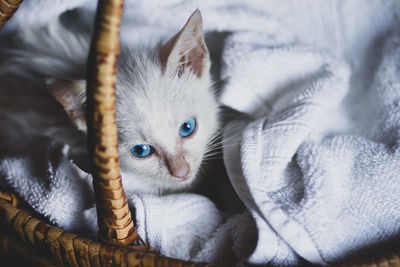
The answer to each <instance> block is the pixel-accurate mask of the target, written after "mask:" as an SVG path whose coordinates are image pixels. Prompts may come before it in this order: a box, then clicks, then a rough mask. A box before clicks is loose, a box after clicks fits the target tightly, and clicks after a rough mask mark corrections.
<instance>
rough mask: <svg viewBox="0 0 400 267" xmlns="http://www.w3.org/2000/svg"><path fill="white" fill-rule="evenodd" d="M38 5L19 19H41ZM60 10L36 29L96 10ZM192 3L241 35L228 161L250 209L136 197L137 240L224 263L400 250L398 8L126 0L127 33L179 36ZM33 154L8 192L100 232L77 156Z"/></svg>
mask: <svg viewBox="0 0 400 267" xmlns="http://www.w3.org/2000/svg"><path fill="white" fill-rule="evenodd" d="M33 2H34V1H29V0H25V1H24V4H23V5H22V6H21V10H20V11H19V12H20V13H21V14H28V10H29V8H30V7H31V8H32V9H31V10H30V11H31V12H32V14H35V13H34V9H35V7H39V6H34V5H32V6H30V5H31V4H32V3H33ZM59 2H60V4H61V5H54V6H53V8H54V9H52V10H53V11H54V12H49V14H48V16H47V15H46V14H47V13H46V12H42V13H41V14H42V15H43V16H42V17H41V20H40V21H38V22H37V23H38V24H40V23H45V22H46V20H49V19H51V17H54V16H56V15H58V14H59V13H60V12H61V11H62V10H67V9H69V8H71V7H73V6H80V5H83V6H82V7H83V8H82V9H81V12H83V13H85V12H88V13H93V8H94V2H93V1H89V0H87V1H85V0H80V1H59ZM67 2H68V3H67ZM40 3H45V4H47V5H50V6H51V5H53V3H55V2H54V1H45V0H43V1H40ZM24 5H25V6H24ZM41 7H43V6H41ZM61 7H62V8H61ZM195 7H200V9H201V11H202V13H203V17H204V23H205V29H206V30H207V31H210V30H218V31H229V32H231V35H230V37H229V38H228V39H227V40H226V43H225V49H224V56H223V62H222V63H223V64H224V69H223V78H224V79H225V80H226V86H225V91H224V94H223V95H222V97H221V101H222V102H223V103H224V104H226V105H228V106H230V107H233V108H235V109H237V110H239V111H241V112H243V113H244V114H245V115H246V116H242V117H238V118H237V119H236V120H234V121H233V122H232V123H231V124H230V126H229V127H227V128H226V129H227V130H226V131H225V133H224V138H225V141H224V144H225V147H224V160H225V165H226V168H227V171H228V174H229V176H230V180H231V182H232V184H233V186H234V188H235V189H236V192H237V193H238V195H239V196H240V198H241V200H242V201H243V202H244V204H245V205H246V207H247V211H245V212H244V213H242V214H237V215H235V216H229V217H227V218H226V217H224V216H223V214H221V213H220V211H218V210H217V209H216V207H215V205H214V204H213V203H211V202H210V201H209V200H208V199H206V198H204V197H202V196H199V195H194V194H181V195H171V196H164V197H157V196H136V195H134V196H129V203H130V206H131V208H132V209H133V210H135V211H136V221H137V223H138V231H139V233H140V234H141V236H142V237H143V238H144V239H145V240H146V241H147V242H148V243H149V244H151V245H152V246H154V247H156V248H158V249H160V250H161V252H162V253H163V254H164V255H168V256H173V257H178V258H181V259H191V260H196V261H209V262H211V263H213V264H214V265H215V266H233V265H236V264H238V263H239V264H248V263H250V264H271V265H277V266H280V265H297V264H301V263H303V262H304V260H305V261H308V262H312V263H316V264H331V263H335V262H338V261H341V260H343V259H346V258H347V257H348V256H350V255H356V256H357V255H361V256H363V255H365V254H367V253H368V252H369V249H370V248H375V247H378V248H380V249H381V250H385V249H387V247H388V246H390V245H391V244H392V243H393V242H397V241H399V239H398V238H399V234H398V231H397V230H398V229H399V227H400V220H399V219H398V218H400V214H399V213H400V211H399V210H400V209H399V208H398V205H399V204H398V203H400V202H399V200H400V199H399V198H400V197H399V194H398V192H399V189H400V152H399V145H398V144H399V140H400V136H399V135H400V108H399V106H400V103H399V101H400V86H399V84H400V81H399V77H400V73H399V71H400V70H399V67H398V62H399V60H400V56H399V55H400V50H399V47H400V39H399V37H398V36H399V35H397V34H396V33H393V34H392V35H393V37H390V36H391V35H390V34H388V33H386V31H388V29H389V28H390V26H391V25H396V24H397V23H398V20H397V18H398V14H399V10H400V9H399V7H400V5H399V3H398V2H396V1H378V0H376V1H373V0H369V1H368V4H365V1H361V0H352V1H344V0H342V1H324V2H320V1H312V0H309V1H302V2H301V4H300V3H299V2H298V1H290V2H286V3H282V2H279V1H271V2H269V3H268V4H266V3H264V2H258V1H239V0H235V1H228V0H226V1H212V0H204V1H186V2H179V1H174V0H169V1H163V2H162V4H160V2H159V1H144V2H143V1H127V2H126V6H125V15H124V23H123V29H122V38H123V40H124V41H130V42H142V41H143V42H144V41H148V40H152V39H155V38H159V37H160V36H166V35H170V33H172V32H174V31H175V30H176V29H178V28H179V27H180V26H181V24H182V23H183V22H184V21H185V20H186V18H187V16H188V15H189V14H190V13H191V12H192V11H193V10H194V8H195ZM23 12H25V13H23ZM396 13H397V15H396ZM396 16H397V18H396ZM31 18H32V17H31ZM371 18H374V19H371ZM26 21H32V20H29V16H28V15H27V16H26V17H24V16H22V15H20V16H16V17H15V19H14V20H13V21H12V22H11V23H10V24H9V25H8V26H7V27H8V28H6V31H8V33H11V32H12V31H13V30H15V29H17V28H18V27H20V25H26V24H25V23H26ZM33 24H34V23H33ZM377 40H379V42H377ZM298 43H303V44H304V43H307V44H312V46H305V45H298ZM382 43H384V44H385V45H384V46H383V45H382ZM321 48H328V50H330V52H329V53H328V52H321V51H322V50H321ZM372 52H373V53H372ZM338 57H339V60H338V59H337V58H338ZM3 130H4V129H3ZM37 146H38V147H40V149H37V150H36V153H35V154H32V153H31V152H30V151H26V153H24V152H22V153H20V154H19V155H13V156H8V157H7V156H6V157H5V158H4V159H2V161H1V162H0V173H1V175H0V177H1V179H0V182H1V185H3V186H10V187H11V188H12V189H14V190H15V191H16V192H18V193H19V194H20V195H21V196H22V197H23V198H24V199H25V200H26V201H27V202H28V203H29V204H30V205H31V206H32V207H33V208H34V209H35V210H37V211H38V212H39V213H41V214H43V215H45V216H46V217H48V218H49V219H50V220H51V221H52V222H53V223H55V224H57V225H59V226H61V227H63V228H65V229H66V230H71V231H78V232H86V233H87V232H90V233H92V234H95V233H96V228H95V227H96V224H95V222H96V217H95V216H96V215H95V209H93V208H92V205H93V200H92V190H91V186H90V184H91V177H90V175H88V174H86V173H84V172H83V171H82V170H80V169H79V168H77V166H76V165H75V164H74V163H73V162H70V161H69V160H68V159H67V155H66V154H67V148H64V149H63V148H61V147H59V146H55V145H53V144H49V143H44V144H38V145H37ZM3 154H4V153H3ZM39 158H40V159H41V160H40V162H39V161H38V159H39Z"/></svg>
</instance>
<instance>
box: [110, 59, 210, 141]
mask: <svg viewBox="0 0 400 267" xmlns="http://www.w3.org/2000/svg"><path fill="white" fill-rule="evenodd" d="M136 59H138V58H136ZM140 60H142V61H143V60H144V61H146V62H145V63H146V64H142V63H143V62H142V63H139V62H136V63H135V68H132V69H131V70H130V69H129V66H128V68H127V69H125V70H124V71H123V75H121V76H120V77H119V81H118V85H117V109H118V112H117V116H118V118H117V119H118V121H119V125H118V126H119V127H120V128H122V129H123V132H125V133H126V135H129V136H130V138H134V139H144V140H149V139H153V140H154V139H155V140H157V139H158V140H171V139H173V140H174V139H176V138H178V137H179V136H178V132H179V127H180V125H181V124H182V123H183V122H184V121H185V120H187V119H189V118H190V117H192V116H197V115H198V113H199V112H200V111H199V109H201V108H202V105H201V103H199V102H201V101H199V100H200V99H201V98H204V96H202V95H209V94H210V93H209V92H208V88H203V87H204V85H203V84H202V83H201V80H200V79H198V78H197V77H196V76H195V75H193V74H189V73H187V74H184V75H182V76H181V77H178V76H176V77H168V76H166V75H164V74H163V72H162V70H161V67H160V66H159V65H157V64H156V61H152V60H150V59H148V58H147V59H145V58H140ZM131 66H133V64H131ZM149 141H151V140H149Z"/></svg>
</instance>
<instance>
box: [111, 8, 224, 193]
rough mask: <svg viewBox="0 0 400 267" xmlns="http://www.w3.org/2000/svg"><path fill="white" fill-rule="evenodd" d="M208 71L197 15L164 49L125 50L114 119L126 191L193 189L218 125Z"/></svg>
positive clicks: (208, 63) (199, 17)
mask: <svg viewBox="0 0 400 267" xmlns="http://www.w3.org/2000/svg"><path fill="white" fill-rule="evenodd" d="M209 67H210V62H209V55H208V50H207V47H206V45H205V43H204V38H203V33H202V21H201V15H200V12H199V11H195V13H193V15H192V16H191V17H190V18H189V20H188V22H187V23H186V25H185V26H184V27H183V29H182V30H181V31H180V32H179V33H178V34H177V35H175V36H174V37H172V38H171V39H170V40H169V41H168V42H167V43H166V44H164V45H162V46H160V47H158V48H154V49H139V50H123V52H122V53H121V56H120V60H119V70H118V83H117V104H116V114H117V124H118V131H119V151H120V163H121V172H122V177H123V182H124V185H126V184H128V183H129V185H128V186H126V188H132V189H133V190H134V191H135V192H138V191H142V192H146V193H149V192H162V191H165V190H167V191H175V190H179V189H182V188H185V187H187V186H189V185H190V184H192V183H193V181H194V179H195V177H196V174H197V173H198V169H199V167H200V164H201V161H202V158H203V155H204V153H205V150H206V149H207V145H208V143H209V141H210V139H211V138H212V136H213V134H214V132H215V130H216V128H217V121H218V120H217V109H218V105H217V103H216V100H215V97H214V94H213V91H212V82H211V78H210V73H209ZM188 123H189V124H188ZM188 126H190V127H191V129H190V132H186V131H187V130H188V129H187V127H188ZM182 129H183V130H184V132H183V134H182ZM131 183H132V185H131ZM126 190H129V189H126Z"/></svg>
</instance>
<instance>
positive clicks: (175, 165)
mask: <svg viewBox="0 0 400 267" xmlns="http://www.w3.org/2000/svg"><path fill="white" fill-rule="evenodd" d="M167 165H168V169H169V172H170V173H171V175H172V176H175V177H176V178H180V179H184V180H185V179H186V178H187V176H188V175H189V172H190V166H189V164H188V163H187V162H186V161H185V159H184V158H183V157H174V158H171V159H168V160H167Z"/></svg>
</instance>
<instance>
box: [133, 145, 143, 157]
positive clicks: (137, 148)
mask: <svg viewBox="0 0 400 267" xmlns="http://www.w3.org/2000/svg"><path fill="white" fill-rule="evenodd" d="M143 150H144V147H141V146H137V147H135V152H136V153H137V154H139V155H140V154H142V153H143Z"/></svg>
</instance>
